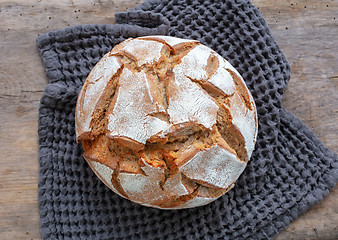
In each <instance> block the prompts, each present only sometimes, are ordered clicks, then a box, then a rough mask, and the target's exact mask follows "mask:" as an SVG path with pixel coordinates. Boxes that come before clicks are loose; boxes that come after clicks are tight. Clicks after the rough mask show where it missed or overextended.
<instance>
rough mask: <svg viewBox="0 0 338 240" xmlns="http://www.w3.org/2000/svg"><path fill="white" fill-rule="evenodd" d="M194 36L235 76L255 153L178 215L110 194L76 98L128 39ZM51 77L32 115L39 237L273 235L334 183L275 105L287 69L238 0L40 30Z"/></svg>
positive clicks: (181, 3)
mask: <svg viewBox="0 0 338 240" xmlns="http://www.w3.org/2000/svg"><path fill="white" fill-rule="evenodd" d="M144 35H170V36H175V37H180V38H189V39H197V40H199V41H200V42H201V43H203V44H205V45H207V46H209V47H211V48H212V49H214V50H215V51H216V52H218V53H219V54H220V55H222V56H223V57H224V58H225V59H227V60H228V61H229V62H230V63H231V64H232V65H233V66H234V67H235V68H236V69H238V71H239V72H240V73H241V75H242V76H243V78H244V80H245V81H246V84H247V86H248V88H249V89H250V91H251V93H252V95H253V97H254V99H255V102H256V106H257V112H258V119H259V132H258V139H257V144H256V148H255V151H254V153H253V155H252V158H251V161H250V162H249V164H248V166H247V168H246V170H245V171H244V172H243V174H242V175H241V177H240V178H239V180H238V181H237V184H236V186H235V187H234V188H233V189H232V190H231V191H229V192H228V193H227V194H225V195H224V196H223V197H221V198H219V199H218V200H216V201H215V202H213V203H211V204H208V205H206V206H203V207H198V208H193V209H184V210H172V211H170V210H159V209H152V208H148V207H143V206H140V205H136V204H134V203H131V202H130V201H128V200H125V199H123V198H121V197H119V196H117V195H116V194H115V193H113V192H112V191H110V190H109V189H108V188H107V187H106V186H105V185H104V184H103V183H102V182H100V181H99V179H98V178H97V177H96V176H95V174H94V173H93V172H92V171H91V169H90V168H89V166H88V165H87V163H86V162H85V160H84V159H83V158H82V153H83V149H82V147H81V146H79V145H77V143H76V140H75V129H74V123H75V121H74V109H75V104H76V100H77V95H78V93H79V91H80V89H81V86H82V84H83V82H84V80H85V79H86V77H87V75H88V74H89V72H90V70H91V69H92V68H93V66H94V65H95V64H96V63H97V62H98V61H99V60H100V58H101V57H102V56H103V55H104V54H105V53H106V52H108V51H109V50H111V48H112V47H113V46H114V45H116V44H118V43H120V42H121V41H123V40H125V39H127V38H129V37H138V36H144ZM37 43H38V48H39V50H40V52H41V56H42V59H43V62H44V64H45V68H46V73H47V76H48V79H49V84H48V85H47V87H46V89H45V91H44V94H43V97H42V99H41V104H40V109H39V128H38V133H39V161H40V177H39V207H40V221H41V232H42V237H43V239H271V238H274V237H275V236H276V235H277V234H278V233H279V232H280V231H281V230H282V229H284V228H285V227H286V226H288V224H289V223H290V222H291V221H293V220H294V219H296V218H297V217H298V216H299V215H300V214H302V213H304V212H305V211H307V210H308V209H310V208H311V207H312V206H313V205H314V204H315V203H317V202H318V201H320V200H321V199H322V198H323V197H324V196H325V195H326V194H328V193H329V191H330V189H331V188H332V187H334V186H335V184H336V183H337V181H338V157H337V155H335V154H334V153H332V152H331V151H330V150H328V149H327V148H325V147H324V146H323V144H322V143H321V142H320V141H319V140H318V139H317V138H316V136H315V135H314V134H313V133H312V132H311V131H310V130H309V129H308V128H307V127H306V126H305V125H304V124H303V123H302V122H301V121H300V120H298V119H297V118H296V117H295V116H294V115H293V114H291V113H289V112H288V111H286V110H285V109H284V108H283V107H282V105H281V99H282V97H283V90H284V88H285V87H286V85H287V83H288V80H289V78H290V67H289V65H288V63H287V61H286V59H285V57H284V55H283V53H282V52H281V50H280V48H279V47H278V45H277V43H276V42H275V41H274V39H273V38H272V36H271V32H270V30H269V28H268V26H267V24H266V22H265V21H264V19H263V17H262V16H261V14H260V13H259V11H258V10H257V9H256V8H255V7H254V6H253V5H252V4H251V3H250V2H249V1H246V0H222V1H219V0H215V1H211V0H210V1H209V0H161V1H159V0H147V1H146V2H144V3H143V4H141V5H139V6H138V7H136V8H135V9H132V10H130V11H127V12H124V13H118V14H116V24H114V25H112V24H106V25H82V26H75V27H70V28H66V29H64V30H59V31H53V32H49V33H46V34H43V35H41V36H39V37H38V39H37Z"/></svg>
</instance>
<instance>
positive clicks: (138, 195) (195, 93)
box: [76, 36, 257, 209]
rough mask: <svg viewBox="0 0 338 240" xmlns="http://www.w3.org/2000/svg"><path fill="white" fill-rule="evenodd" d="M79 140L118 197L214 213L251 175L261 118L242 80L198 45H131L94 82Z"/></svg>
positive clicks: (148, 40)
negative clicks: (209, 208) (208, 208)
mask: <svg viewBox="0 0 338 240" xmlns="http://www.w3.org/2000/svg"><path fill="white" fill-rule="evenodd" d="M76 134H77V141H79V142H81V143H82V145H83V147H84V150H85V153H84V157H85V158H86V160H87V161H88V163H89V165H90V166H91V168H92V169H93V170H94V172H95V173H96V174H97V175H98V176H99V177H100V179H101V180H102V181H103V182H104V183H105V184H106V185H107V186H108V187H109V188H110V189H112V190H113V191H114V192H116V193H117V194H119V195H120V196H122V197H125V198H127V199H129V200H131V201H133V202H135V203H138V204H142V205H144V206H150V207H155V208H162V209H181V208H191V207H197V206H201V205H205V204H208V203H210V202H212V201H214V200H216V199H217V198H218V197H220V196H222V195H223V194H225V193H226V192H227V191H229V190H230V189H231V188H232V187H233V186H234V184H235V182H236V180H237V179H238V177H239V176H240V175H241V173H242V172H243V170H244V169H245V167H246V164H247V161H248V160H249V159H250V156H251V154H252V151H253V150H254V146H255V142H256V136H257V114H256V109H255V103H254V101H253V98H252V96H251V94H250V92H249V90H248V88H247V87H246V85H245V83H244V80H243V78H242V77H241V76H240V74H239V73H238V71H237V70H236V69H235V68H234V67H233V66H231V64H230V63H229V62H228V61H226V60H225V59H223V58H222V57H221V56H220V55H219V54H217V53H216V52H215V51H213V50H212V49H210V48H208V47H206V46H204V45H202V44H200V43H199V42H198V41H195V40H187V39H179V38H174V37H169V36H145V37H140V38H136V39H128V40H126V41H124V42H122V43H120V44H119V45H117V46H115V47H114V48H113V49H112V51H110V52H109V53H107V54H106V55H105V56H104V57H103V58H102V59H101V61H100V62H99V63H98V64H97V65H96V66H95V68H94V69H93V70H92V72H91V73H90V74H89V76H88V78H87V80H86V82H85V84H84V86H83V88H82V90H81V92H80V94H79V98H78V102H77V107H76Z"/></svg>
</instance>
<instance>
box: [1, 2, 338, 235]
mask: <svg viewBox="0 0 338 240" xmlns="http://www.w3.org/2000/svg"><path fill="white" fill-rule="evenodd" d="M140 2H142V1H137V0H114V1H108V0H72V1H70V0H59V1H52V0H44V1H41V0H15V1H9V0H0V85H1V86H0V116H1V117H0V153H1V157H0V159H1V160H0V239H41V235H40V229H39V213H38V200H37V192H38V187H37V183H38V172H39V165H38V155H37V149H38V144H37V139H38V137H37V120H38V107H39V100H40V98H41V96H42V93H43V90H44V88H45V86H46V84H47V78H46V75H45V72H44V67H43V64H42V61H41V58H40V56H39V53H38V50H37V47H36V43H35V39H36V37H37V36H38V34H41V33H45V32H47V31H50V30H55V29H60V28H65V27H67V26H72V25H76V24H85V23H114V13H115V12H117V11H124V10H126V9H129V8H132V7H134V6H136V5H137V4H139V3H140ZM253 3H254V4H255V5H256V6H257V7H259V9H260V11H261V12H262V14H263V16H264V17H265V19H266V21H267V22H268V24H269V26H270V28H271V31H272V33H273V36H274V37H275V39H276V40H277V42H278V43H279V44H280V46H281V48H282V50H283V52H284V53H285V55H286V57H287V59H288V61H289V63H290V65H291V68H292V77H291V81H290V84H289V87H288V89H287V90H286V93H285V98H284V101H283V103H284V106H286V108H287V109H289V110H290V111H292V112H293V113H295V114H296V115H297V116H298V117H299V118H300V119H301V120H302V121H304V123H305V124H307V125H308V126H309V127H310V128H311V129H312V130H313V131H314V132H315V133H316V134H317V136H318V137H319V138H320V139H321V140H322V141H323V142H324V144H325V145H326V146H327V147H329V148H330V149H331V150H333V151H335V152H336V153H337V152H338V1H337V0H321V1H318V0H294V1H290V0H285V1H275V0H253ZM277 239H278V240H284V239H323V240H324V239H325V240H328V239H338V188H337V187H336V188H334V190H333V191H332V192H331V193H330V194H329V195H328V196H327V197H326V198H325V199H324V200H323V201H322V202H321V203H319V204H318V205H316V206H315V207H314V208H313V209H311V210H310V211H309V212H308V213H306V214H304V215H303V216H301V217H300V218H299V219H298V220H296V221H295V222H293V223H292V224H291V225H290V226H289V227H288V228H287V229H286V230H285V231H283V232H282V233H281V234H280V235H279V236H278V237H277Z"/></svg>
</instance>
